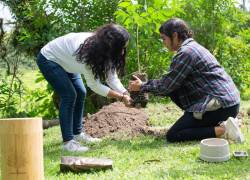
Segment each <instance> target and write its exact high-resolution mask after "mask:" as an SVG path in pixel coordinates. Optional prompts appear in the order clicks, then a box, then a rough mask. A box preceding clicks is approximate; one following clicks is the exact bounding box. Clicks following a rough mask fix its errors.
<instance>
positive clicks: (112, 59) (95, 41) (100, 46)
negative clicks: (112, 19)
mask: <svg viewBox="0 0 250 180" xmlns="http://www.w3.org/2000/svg"><path fill="white" fill-rule="evenodd" d="M129 38H130V35H129V33H128V32H127V30H126V29H125V28H123V27H122V26H120V25H117V24H106V25H104V26H102V27H100V28H98V29H97V30H96V31H95V33H94V35H93V36H90V37H88V38H87V39H86V40H85V41H84V43H82V44H81V45H80V46H79V48H78V49H77V51H76V52H75V55H76V59H77V61H78V62H81V63H86V64H87V65H89V66H90V67H91V69H92V72H93V74H94V76H95V78H96V79H100V80H105V79H106V77H107V74H108V72H109V71H112V72H114V71H115V70H116V71H117V72H118V73H119V74H120V75H123V74H124V66H125V56H126V47H125V46H126V43H127V41H128V40H129ZM122 52H124V53H123V54H122Z"/></svg>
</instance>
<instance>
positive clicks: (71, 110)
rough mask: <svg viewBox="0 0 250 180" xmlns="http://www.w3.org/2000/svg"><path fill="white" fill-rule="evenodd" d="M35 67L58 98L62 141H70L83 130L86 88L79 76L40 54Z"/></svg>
mask: <svg viewBox="0 0 250 180" xmlns="http://www.w3.org/2000/svg"><path fill="white" fill-rule="evenodd" d="M37 65H38V67H39V69H40V71H41V72H42V74H43V76H44V77H45V79H46V80H47V81H48V83H49V84H50V85H51V86H52V87H53V88H54V90H55V92H56V93H57V94H58V95H59V97H60V100H61V101H60V105H59V119H60V126H61V132H62V138H63V141H64V142H66V141H70V140H72V139H73V136H74V135H77V134H80V133H81V131H82V130H83V111H84V101H85V97H86V88H85V87H84V84H83V82H82V79H81V75H80V74H73V73H68V72H66V71H65V70H64V69H63V68H62V67H61V66H60V65H58V64H57V63H55V62H53V61H50V60H47V59H46V58H45V57H44V56H43V55H42V54H41V53H39V55H38V57H37Z"/></svg>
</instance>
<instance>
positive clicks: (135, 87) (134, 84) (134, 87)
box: [128, 75, 142, 92]
mask: <svg viewBox="0 0 250 180" xmlns="http://www.w3.org/2000/svg"><path fill="white" fill-rule="evenodd" d="M133 79H134V80H132V81H129V86H128V90H129V91H130V92H132V91H140V88H141V85H142V81H141V80H140V79H139V78H138V77H137V76H135V75H133Z"/></svg>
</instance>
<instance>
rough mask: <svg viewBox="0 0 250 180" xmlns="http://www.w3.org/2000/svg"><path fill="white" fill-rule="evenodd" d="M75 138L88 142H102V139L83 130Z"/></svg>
mask: <svg viewBox="0 0 250 180" xmlns="http://www.w3.org/2000/svg"><path fill="white" fill-rule="evenodd" d="M74 140H76V141H80V142H87V143H96V142H101V141H102V140H101V139H99V138H94V137H91V136H90V135H88V134H85V133H84V132H82V133H81V134H79V135H75V136H74Z"/></svg>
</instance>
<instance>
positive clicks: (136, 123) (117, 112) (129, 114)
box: [84, 102, 148, 137]
mask: <svg viewBox="0 0 250 180" xmlns="http://www.w3.org/2000/svg"><path fill="white" fill-rule="evenodd" d="M147 127H148V116H147V114H146V113H145V112H144V111H143V109H137V108H128V107H126V106H125V105H124V104H123V103H120V102H115V103H112V104H110V105H108V106H104V107H103V108H102V109H100V110H99V111H98V112H97V113H95V114H93V115H90V116H87V117H86V119H85V124H84V128H85V131H86V132H87V133H88V134H90V135H91V136H93V137H104V136H107V135H110V134H112V133H117V132H121V133H125V134H127V135H131V136H134V135H138V134H139V133H143V132H145V131H144V129H147Z"/></svg>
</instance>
